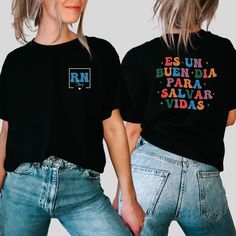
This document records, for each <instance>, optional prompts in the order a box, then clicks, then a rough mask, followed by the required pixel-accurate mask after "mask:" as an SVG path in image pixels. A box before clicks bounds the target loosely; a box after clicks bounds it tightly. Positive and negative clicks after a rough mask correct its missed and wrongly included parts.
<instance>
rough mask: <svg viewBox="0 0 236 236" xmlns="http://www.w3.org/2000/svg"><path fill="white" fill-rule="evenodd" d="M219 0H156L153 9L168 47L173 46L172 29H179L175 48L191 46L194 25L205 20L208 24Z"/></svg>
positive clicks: (200, 23)
mask: <svg viewBox="0 0 236 236" xmlns="http://www.w3.org/2000/svg"><path fill="white" fill-rule="evenodd" d="M218 4H219V0H156V2H155V5H154V8H153V11H154V17H156V16H157V18H158V19H159V21H160V22H161V25H162V30H163V33H164V34H163V36H162V37H163V39H164V41H165V43H166V44H167V46H168V47H169V48H175V41H174V35H173V33H172V32H173V30H174V29H175V30H176V29H177V30H179V39H178V43H177V48H178V49H179V48H180V46H184V48H185V50H187V48H188V45H191V46H192V40H191V33H192V32H193V31H194V27H195V26H196V24H197V25H199V26H201V25H202V24H203V22H206V26H207V27H206V28H207V30H208V28H209V25H210V23H211V21H212V19H213V17H214V15H215V12H216V10H217V7H218Z"/></svg>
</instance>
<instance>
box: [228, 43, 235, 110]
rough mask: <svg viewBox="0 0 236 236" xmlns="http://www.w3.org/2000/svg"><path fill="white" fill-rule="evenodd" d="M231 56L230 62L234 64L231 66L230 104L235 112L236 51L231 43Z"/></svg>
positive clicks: (230, 107) (230, 108)
mask: <svg viewBox="0 0 236 236" xmlns="http://www.w3.org/2000/svg"><path fill="white" fill-rule="evenodd" d="M230 55H231V58H230V60H229V61H231V62H232V63H233V64H232V66H231V73H230V75H231V78H230V79H231V80H230V81H231V84H230V88H231V94H230V103H229V110H234V109H236V73H235V68H236V50H235V48H234V46H233V45H232V43H230Z"/></svg>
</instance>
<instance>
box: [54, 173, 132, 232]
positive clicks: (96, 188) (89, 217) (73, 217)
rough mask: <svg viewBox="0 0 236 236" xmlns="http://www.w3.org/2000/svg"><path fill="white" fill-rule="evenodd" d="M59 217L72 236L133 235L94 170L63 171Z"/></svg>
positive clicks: (58, 200)
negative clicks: (116, 210) (105, 192)
mask: <svg viewBox="0 0 236 236" xmlns="http://www.w3.org/2000/svg"><path fill="white" fill-rule="evenodd" d="M55 217H56V218H57V219H58V220H59V221H60V222H61V224H62V225H63V226H64V227H65V229H66V230H67V231H68V232H69V233H70V234H71V235H72V236H77V235H80V236H97V235H99V236H108V235H112V236H121V235H122V236H129V235H130V232H129V231H128V229H127V228H126V226H125V225H124V223H123V222H122V220H121V218H120V217H119V215H118V214H117V213H116V212H115V211H114V209H113V208H112V205H111V202H110V200H109V198H108V197H106V196H105V195H104V194H103V190H102V188H101V185H100V175H99V173H97V172H95V171H91V170H82V169H80V170H76V169H74V170H64V171H61V173H60V181H59V186H58V197H57V201H56V209H55Z"/></svg>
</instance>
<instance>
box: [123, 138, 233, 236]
mask: <svg viewBox="0 0 236 236" xmlns="http://www.w3.org/2000/svg"><path fill="white" fill-rule="evenodd" d="M131 162H132V175H133V180H134V185H135V189H136V193H137V198H138V201H139V203H140V204H141V206H142V207H143V209H144V211H145V213H146V217H145V223H144V227H143V229H142V232H141V235H142V236H166V235H168V227H169V225H170V223H171V222H172V221H174V220H175V221H177V222H178V224H179V225H180V227H181V228H182V230H183V231H184V233H185V235H187V236H235V235H236V232H235V227H234V224H233V221H232V218H231V215H230V211H229V209H228V204H227V200H226V196H225V190H224V187H223V185H222V181H221V178H220V173H219V171H218V170H217V169H216V168H215V167H213V166H210V165H207V164H203V163H200V162H197V161H194V160H190V159H187V158H185V157H182V156H178V155H175V154H173V153H170V152H167V151H164V150H162V149H160V148H158V147H156V146H153V145H152V144H150V143H148V142H147V141H145V140H144V139H142V138H141V139H140V140H139V142H138V145H137V148H136V149H135V151H134V152H133V155H132V160H131ZM121 205H122V199H121V197H120V199H119V207H121Z"/></svg>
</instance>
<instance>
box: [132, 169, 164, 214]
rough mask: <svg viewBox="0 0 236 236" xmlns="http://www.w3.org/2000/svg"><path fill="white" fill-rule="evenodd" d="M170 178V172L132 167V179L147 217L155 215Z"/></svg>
mask: <svg viewBox="0 0 236 236" xmlns="http://www.w3.org/2000/svg"><path fill="white" fill-rule="evenodd" d="M168 176H169V172H168V171H166V170H156V169H151V168H144V167H139V166H135V165H132V177H133V182H134V187H135V191H136V195H137V200H138V202H139V204H140V205H141V206H142V208H143V210H144V212H145V215H146V216H151V215H152V214H153V212H154V210H155V207H156V204H157V202H158V200H159V197H160V195H161V192H162V190H163V188H164V186H165V183H166V181H167V179H168Z"/></svg>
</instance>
